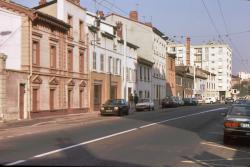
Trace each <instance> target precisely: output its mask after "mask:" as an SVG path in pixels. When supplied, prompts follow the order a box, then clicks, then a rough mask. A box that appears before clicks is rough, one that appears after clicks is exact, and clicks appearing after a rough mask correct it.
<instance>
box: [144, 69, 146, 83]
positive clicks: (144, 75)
mask: <svg viewBox="0 0 250 167" xmlns="http://www.w3.org/2000/svg"><path fill="white" fill-rule="evenodd" d="M146 72H147V71H146V67H144V81H146V79H147V73H146Z"/></svg>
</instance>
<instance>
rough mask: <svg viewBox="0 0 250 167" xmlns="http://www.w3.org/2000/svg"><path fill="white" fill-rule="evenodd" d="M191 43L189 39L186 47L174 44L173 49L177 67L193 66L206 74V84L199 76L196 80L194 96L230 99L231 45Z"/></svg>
mask: <svg viewBox="0 0 250 167" xmlns="http://www.w3.org/2000/svg"><path fill="white" fill-rule="evenodd" d="M190 43H191V42H190V38H187V42H186V45H184V44H173V45H172V47H173V48H174V49H175V52H176V66H191V67H195V68H196V70H197V69H201V70H202V71H204V72H205V73H206V74H204V75H202V76H203V77H204V79H205V80H206V81H205V82H204V81H202V78H200V77H199V76H197V77H196V78H195V79H194V80H195V82H194V83H195V85H194V90H195V92H194V94H196V96H198V97H216V99H218V100H224V99H225V98H226V97H230V96H231V95H232V94H231V87H232V82H231V81H232V80H231V78H232V50H231V48H230V47H229V45H227V44H221V43H215V42H209V43H207V44H203V45H191V44H190ZM199 79H201V80H200V81H199ZM204 79H203V80H204Z"/></svg>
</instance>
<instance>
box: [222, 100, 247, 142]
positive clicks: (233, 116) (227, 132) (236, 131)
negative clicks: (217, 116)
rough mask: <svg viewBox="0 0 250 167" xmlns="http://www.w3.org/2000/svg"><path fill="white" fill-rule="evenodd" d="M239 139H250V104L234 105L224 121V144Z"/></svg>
mask: <svg viewBox="0 0 250 167" xmlns="http://www.w3.org/2000/svg"><path fill="white" fill-rule="evenodd" d="M237 138H248V139H250V104H233V105H232V107H231V108H230V109H229V111H228V113H227V114H226V117H225V119H224V137H223V142H224V143H225V144H229V143H230V141H232V140H234V139H237Z"/></svg>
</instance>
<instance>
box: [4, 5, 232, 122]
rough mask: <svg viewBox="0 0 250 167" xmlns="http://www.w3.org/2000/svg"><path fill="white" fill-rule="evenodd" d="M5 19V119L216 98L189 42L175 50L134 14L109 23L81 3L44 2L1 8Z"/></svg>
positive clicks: (211, 78)
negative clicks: (116, 104) (109, 104)
mask: <svg viewBox="0 0 250 167" xmlns="http://www.w3.org/2000/svg"><path fill="white" fill-rule="evenodd" d="M0 19H1V20H3V21H2V23H1V26H0V32H3V34H4V33H5V32H11V33H10V34H9V35H6V36H1V41H0V53H4V54H1V55H0V61H1V62H0V84H1V85H0V118H1V119H27V118H34V117H41V116H44V115H52V114H68V113H82V112H89V111H98V110H99V109H100V106H101V104H103V103H104V102H105V101H106V100H108V99H110V98H124V99H127V100H128V96H129V94H130V93H133V94H134V93H137V94H138V96H139V97H140V98H152V99H153V100H155V102H160V101H161V100H162V99H163V98H164V97H166V96H172V95H178V96H182V97H193V96H197V97H198V96H199V97H206V96H215V94H216V96H217V94H218V97H219V91H218V90H219V89H218V88H219V87H220V86H219V85H217V76H218V73H216V72H215V71H211V70H212V68H213V67H211V69H210V67H209V68H208V69H207V68H204V67H206V66H204V65H203V64H204V63H205V60H204V62H202V63H201V64H202V66H198V65H197V66H194V63H192V62H194V58H192V54H190V53H193V51H192V49H191V48H192V46H190V40H187V41H188V42H187V45H183V46H179V45H176V44H174V43H172V42H170V41H169V40H168V37H166V36H165V35H164V33H162V32H161V31H160V30H158V29H157V28H156V27H154V26H153V25H152V24H151V23H143V22H141V21H140V20H139V19H138V13H137V12H136V11H132V12H130V15H129V17H124V16H121V15H118V14H115V13H111V14H109V15H107V16H105V15H104V13H103V12H101V11H98V12H97V13H91V12H89V11H87V10H86V9H85V8H84V7H82V6H81V5H80V0H51V1H46V0H40V2H39V5H38V6H37V7H34V8H32V9H31V8H27V7H25V6H22V5H20V4H17V3H14V2H11V1H9V0H0ZM7 34H8V33H7ZM180 48H183V53H184V52H186V53H187V54H186V55H183V56H182V60H183V61H182V62H181V63H180V60H181V58H180V57H181V56H180V54H179V50H180ZM185 48H187V49H185ZM195 48H197V47H195ZM206 48H207V47H205V50H206ZM185 50H186V51H185ZM230 56H231V55H229V57H230ZM185 57H188V58H185ZM176 58H177V61H176ZM211 61H212V60H211ZM223 61H224V59H223ZM230 61H231V60H230ZM216 62H217V61H216ZM230 68H231V66H230ZM209 71H211V72H209ZM227 88H228V87H227Z"/></svg>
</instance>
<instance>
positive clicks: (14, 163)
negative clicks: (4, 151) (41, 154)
mask: <svg viewBox="0 0 250 167" xmlns="http://www.w3.org/2000/svg"><path fill="white" fill-rule="evenodd" d="M25 161H26V160H19V161H16V162H12V163H9V164H5V166H13V165H17V164H20V163H23V162H25Z"/></svg>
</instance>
